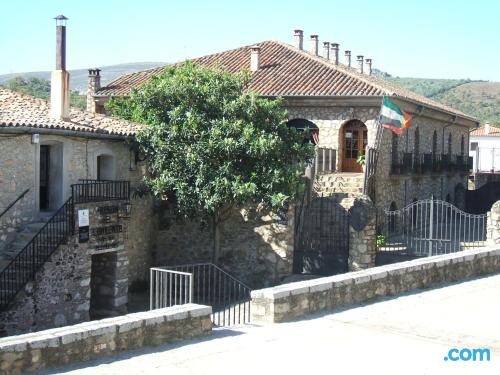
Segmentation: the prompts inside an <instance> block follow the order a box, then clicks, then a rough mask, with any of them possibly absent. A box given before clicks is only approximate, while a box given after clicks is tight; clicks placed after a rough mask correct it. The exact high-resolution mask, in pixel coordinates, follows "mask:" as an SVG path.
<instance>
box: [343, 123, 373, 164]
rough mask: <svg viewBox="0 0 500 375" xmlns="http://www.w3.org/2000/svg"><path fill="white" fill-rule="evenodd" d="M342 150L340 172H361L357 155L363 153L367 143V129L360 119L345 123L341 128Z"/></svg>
mask: <svg viewBox="0 0 500 375" xmlns="http://www.w3.org/2000/svg"><path fill="white" fill-rule="evenodd" d="M342 135H343V143H344V150H343V151H344V152H343V157H342V172H362V171H363V167H362V166H361V165H360V164H358V163H357V161H356V160H357V159H358V156H360V155H364V154H365V150H366V146H367V144H368V131H367V129H366V126H365V124H363V123H362V122H361V121H353V122H350V123H347V124H346V125H345V126H344V128H343V133H342Z"/></svg>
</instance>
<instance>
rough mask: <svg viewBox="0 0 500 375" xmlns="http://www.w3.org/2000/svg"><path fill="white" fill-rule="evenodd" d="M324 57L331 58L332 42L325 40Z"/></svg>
mask: <svg viewBox="0 0 500 375" xmlns="http://www.w3.org/2000/svg"><path fill="white" fill-rule="evenodd" d="M323 58H325V59H327V60H330V42H323Z"/></svg>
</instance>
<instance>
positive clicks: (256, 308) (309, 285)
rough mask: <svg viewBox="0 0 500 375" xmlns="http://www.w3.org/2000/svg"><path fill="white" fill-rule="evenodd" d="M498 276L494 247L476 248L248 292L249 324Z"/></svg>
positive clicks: (498, 262)
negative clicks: (447, 284)
mask: <svg viewBox="0 0 500 375" xmlns="http://www.w3.org/2000/svg"><path fill="white" fill-rule="evenodd" d="M498 272H500V248H498V247H495V248H477V249H472V250H465V251H460V252H457V253H453V254H446V255H438V256H433V257H427V258H421V259H416V260H412V261H408V262H401V263H396V264H391V265H387V266H382V267H374V268H371V269H369V270H363V271H358V272H351V273H345V274H342V275H336V276H330V277H324V278H320V279H314V280H307V281H302V282H296V283H290V284H285V285H280V286H277V287H274V288H268V289H261V290H254V291H252V301H251V307H250V311H251V321H252V323H257V324H258V323H278V322H284V321H289V320H293V319H297V318H303V317H305V316H307V315H308V314H312V313H316V312H319V311H325V310H326V311H328V310H332V309H335V308H339V307H345V306H350V305H355V304H360V303H365V302H367V301H371V300H374V299H376V298H380V297H383V296H390V295H398V294H401V293H404V292H408V291H412V290H417V289H422V288H429V287H432V286H435V285H439V284H440V283H448V282H455V281H461V280H465V279H468V278H471V277H476V276H481V275H486V274H491V273H498Z"/></svg>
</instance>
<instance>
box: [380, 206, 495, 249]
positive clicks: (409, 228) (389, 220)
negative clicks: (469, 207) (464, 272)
mask: <svg viewBox="0 0 500 375" xmlns="http://www.w3.org/2000/svg"><path fill="white" fill-rule="evenodd" d="M486 223H487V215H486V214H484V215H475V214H470V213H466V212H464V211H462V210H460V209H458V208H457V207H455V206H453V205H452V204H450V203H448V202H445V201H441V200H435V199H425V200H420V201H417V202H413V203H412V204H410V205H408V206H406V207H404V208H402V209H400V210H396V211H385V212H384V221H383V223H382V224H383V225H382V232H383V233H384V235H385V238H386V244H385V246H384V247H383V248H382V249H381V251H382V252H399V253H401V254H406V255H410V256H430V255H438V254H445V253H452V252H457V251H461V250H464V249H467V248H473V247H482V246H485V241H486Z"/></svg>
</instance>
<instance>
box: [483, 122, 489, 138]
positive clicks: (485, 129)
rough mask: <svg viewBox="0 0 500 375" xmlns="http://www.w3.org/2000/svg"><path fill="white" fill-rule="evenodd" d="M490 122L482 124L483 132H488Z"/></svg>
mask: <svg viewBox="0 0 500 375" xmlns="http://www.w3.org/2000/svg"><path fill="white" fill-rule="evenodd" d="M490 130H491V129H490V123H489V122H487V123H486V124H484V134H486V135H488V134H490Z"/></svg>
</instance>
